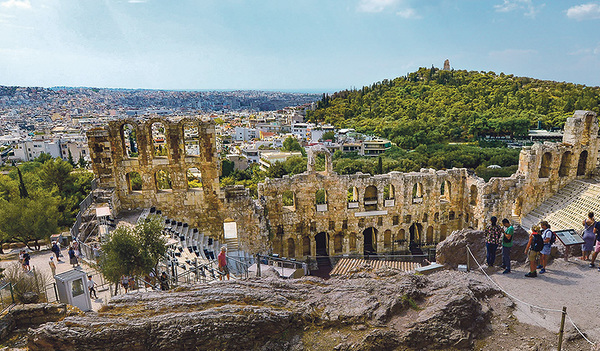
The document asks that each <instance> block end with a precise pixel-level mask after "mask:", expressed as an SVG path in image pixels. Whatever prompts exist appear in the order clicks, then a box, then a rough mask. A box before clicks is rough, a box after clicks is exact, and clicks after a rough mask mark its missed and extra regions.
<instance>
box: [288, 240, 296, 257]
mask: <svg viewBox="0 0 600 351" xmlns="http://www.w3.org/2000/svg"><path fill="white" fill-rule="evenodd" d="M287 248H288V252H287V255H288V257H296V244H295V243H294V239H292V238H289V239H287Z"/></svg>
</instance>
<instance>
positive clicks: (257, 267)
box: [256, 254, 260, 277]
mask: <svg viewBox="0 0 600 351" xmlns="http://www.w3.org/2000/svg"><path fill="white" fill-rule="evenodd" d="M256 276H257V277H260V255H259V254H256Z"/></svg>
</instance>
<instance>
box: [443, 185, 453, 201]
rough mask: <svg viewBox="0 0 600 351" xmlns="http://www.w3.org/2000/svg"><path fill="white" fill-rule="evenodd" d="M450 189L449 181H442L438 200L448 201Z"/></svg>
mask: <svg viewBox="0 0 600 351" xmlns="http://www.w3.org/2000/svg"><path fill="white" fill-rule="evenodd" d="M451 189H452V188H451V185H450V182H449V181H447V180H445V181H443V182H442V185H441V187H440V200H442V201H450V194H451Z"/></svg>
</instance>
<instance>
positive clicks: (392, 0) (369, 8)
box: [357, 0, 398, 13]
mask: <svg viewBox="0 0 600 351" xmlns="http://www.w3.org/2000/svg"><path fill="white" fill-rule="evenodd" d="M397 3H398V0H360V2H359V3H358V8H357V9H358V11H359V12H373V13H374V12H381V11H383V10H385V9H386V8H388V7H391V6H394V5H396V4H397Z"/></svg>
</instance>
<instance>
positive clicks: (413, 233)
mask: <svg viewBox="0 0 600 351" xmlns="http://www.w3.org/2000/svg"><path fill="white" fill-rule="evenodd" d="M408 232H409V233H410V244H411V245H413V243H414V244H417V245H421V233H422V232H423V226H422V225H421V224H419V223H413V224H412V225H411V226H410V228H408Z"/></svg>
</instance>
